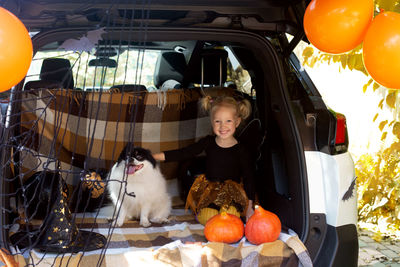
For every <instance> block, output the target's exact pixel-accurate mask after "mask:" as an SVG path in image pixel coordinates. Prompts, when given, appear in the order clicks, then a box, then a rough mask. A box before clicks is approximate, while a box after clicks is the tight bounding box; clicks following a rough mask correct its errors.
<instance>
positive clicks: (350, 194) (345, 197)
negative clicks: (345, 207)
mask: <svg viewBox="0 0 400 267" xmlns="http://www.w3.org/2000/svg"><path fill="white" fill-rule="evenodd" d="M356 180H357V177H354V179H353V181H352V182H351V184H350V186H349V189H347V191H346V192H345V193H344V194H343V197H342V200H343V201H346V200H349V199H350V198H352V197H353V196H354V187H355V186H356Z"/></svg>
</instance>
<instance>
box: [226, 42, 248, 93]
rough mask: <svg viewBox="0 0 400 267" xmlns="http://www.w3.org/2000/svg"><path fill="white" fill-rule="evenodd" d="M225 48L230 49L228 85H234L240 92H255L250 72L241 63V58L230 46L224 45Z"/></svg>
mask: <svg viewBox="0 0 400 267" xmlns="http://www.w3.org/2000/svg"><path fill="white" fill-rule="evenodd" d="M224 49H225V50H226V51H228V70H227V71H228V73H227V79H226V83H227V86H232V87H234V88H235V89H237V90H238V91H240V92H243V93H246V94H248V95H253V94H254V93H255V92H252V90H251V89H252V83H251V77H250V75H249V72H248V71H247V70H245V69H244V68H243V67H242V65H240V63H239V60H238V59H237V58H236V56H235V55H234V54H233V52H232V50H231V49H230V48H229V47H224Z"/></svg>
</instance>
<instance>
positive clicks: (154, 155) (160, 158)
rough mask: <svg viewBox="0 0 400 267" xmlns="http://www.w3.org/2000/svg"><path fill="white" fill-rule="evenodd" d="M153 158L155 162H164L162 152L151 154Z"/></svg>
mask: <svg viewBox="0 0 400 267" xmlns="http://www.w3.org/2000/svg"><path fill="white" fill-rule="evenodd" d="M152 156H153V158H154V159H155V160H159V161H164V160H165V154H164V152H160V153H154V154H152Z"/></svg>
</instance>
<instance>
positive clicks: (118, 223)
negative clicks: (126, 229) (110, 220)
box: [116, 219, 124, 227]
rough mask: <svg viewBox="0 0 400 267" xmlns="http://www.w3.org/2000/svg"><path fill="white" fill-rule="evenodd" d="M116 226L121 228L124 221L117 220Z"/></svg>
mask: <svg viewBox="0 0 400 267" xmlns="http://www.w3.org/2000/svg"><path fill="white" fill-rule="evenodd" d="M116 224H117V226H118V227H121V226H122V225H123V224H124V219H122V220H121V219H117V221H116Z"/></svg>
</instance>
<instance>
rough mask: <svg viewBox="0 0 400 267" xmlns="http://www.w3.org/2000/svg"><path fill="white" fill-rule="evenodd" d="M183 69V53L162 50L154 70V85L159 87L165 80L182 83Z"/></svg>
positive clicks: (184, 65)
mask: <svg viewBox="0 0 400 267" xmlns="http://www.w3.org/2000/svg"><path fill="white" fill-rule="evenodd" d="M185 70H186V59H185V55H183V54H182V53H179V52H162V53H161V54H160V55H159V56H158V58H157V63H156V67H155V70H154V85H155V86H156V87H157V88H159V87H160V86H161V85H162V84H163V83H164V82H165V81H167V80H175V81H177V82H179V83H182V81H183V75H184V74H185Z"/></svg>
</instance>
